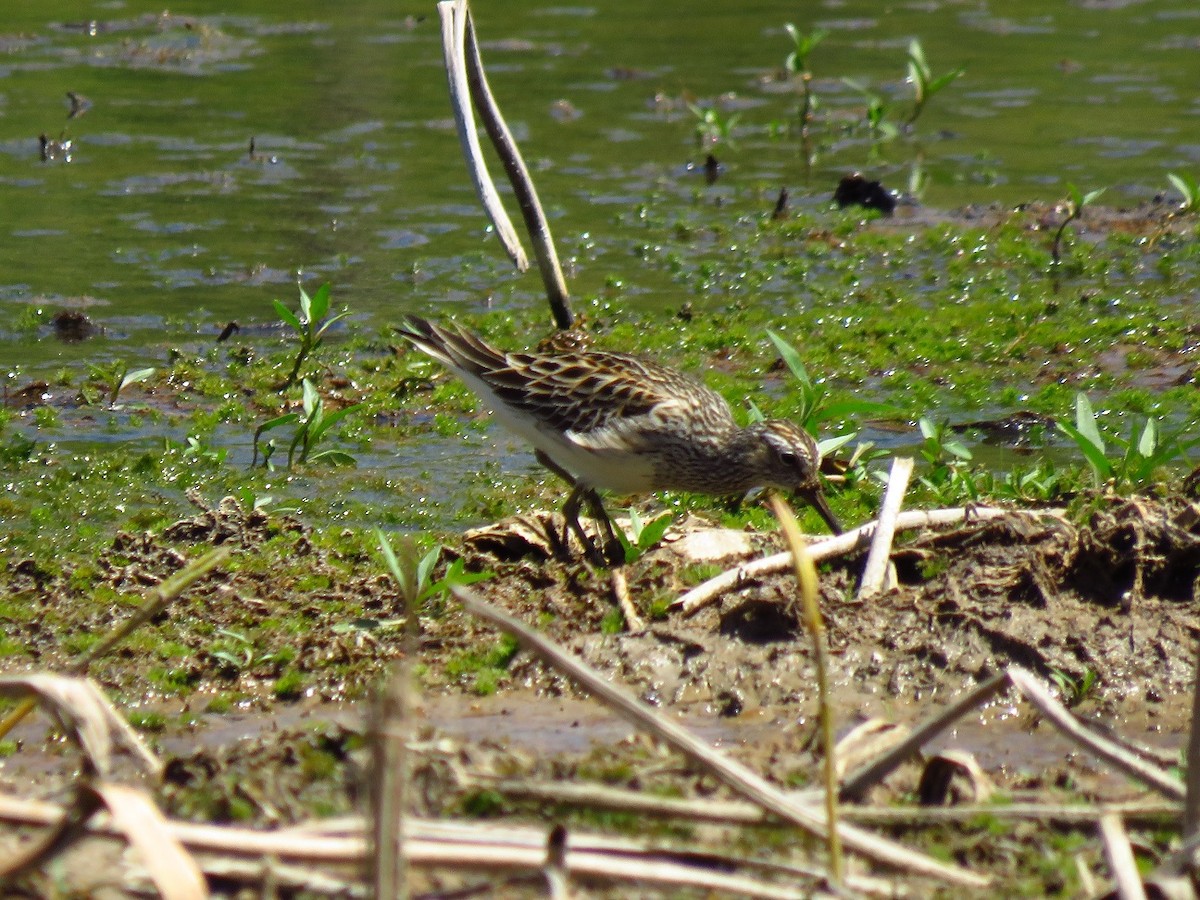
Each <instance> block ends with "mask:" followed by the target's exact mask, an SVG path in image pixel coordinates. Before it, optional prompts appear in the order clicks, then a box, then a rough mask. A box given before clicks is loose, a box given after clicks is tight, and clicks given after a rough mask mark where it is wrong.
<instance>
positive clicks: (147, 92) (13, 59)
mask: <svg viewBox="0 0 1200 900" xmlns="http://www.w3.org/2000/svg"><path fill="white" fill-rule="evenodd" d="M809 9H810V11H811V15H810V16H809V17H808V18H806V19H796V24H797V25H798V26H799V27H800V28H801V29H802V30H807V29H809V28H811V27H814V26H821V27H823V28H826V29H828V31H829V37H828V38H827V39H826V40H825V41H824V43H822V44H821V45H820V46H819V47H818V48H817V49H816V50H815V51H814V52H813V54H812V57H811V66H812V69H813V72H814V75H815V80H814V82H813V84H814V87H815V91H816V93H817V95H818V96H819V98H820V101H821V107H820V111H819V122H820V123H821V127H820V128H819V129H815V131H816V132H819V136H818V138H817V139H816V140H815V142H814V143H812V144H811V145H806V144H804V142H802V141H801V139H800V137H799V136H798V134H797V132H796V129H795V127H794V122H795V111H796V108H797V102H798V100H797V96H796V90H795V87H794V85H792V84H790V83H788V82H787V81H785V80H783V79H782V78H781V68H782V64H783V60H784V58H785V56H786V54H787V52H788V50H789V42H788V39H787V36H786V35H785V33H784V31H783V25H784V22H785V21H786V20H788V19H789V18H793V17H795V16H796V15H797V13H798V12H800V10H796V9H782V8H778V7H775V6H773V5H769V4H760V5H750V6H747V5H744V4H729V3H721V4H709V5H706V6H700V7H697V6H696V4H684V3H681V2H677V0H669V2H664V3H659V4H655V5H653V8H648V7H647V6H646V5H645V4H642V3H633V2H630V0H621V2H613V3H606V4H603V5H601V6H551V7H545V6H544V5H541V4H534V3H528V2H514V3H509V4H506V5H505V6H504V12H503V14H501V13H500V12H499V11H498V10H497V9H494V8H492V7H489V6H486V5H481V6H480V9H479V10H477V13H476V18H477V22H478V27H479V30H480V34H481V38H482V41H483V52H484V59H485V63H486V64H487V66H488V70H489V74H490V77H491V82H492V87H493V89H494V91H495V93H496V95H497V97H498V99H499V101H500V103H501V106H502V107H503V109H504V111H505V113H506V115H507V116H508V117H509V119H510V123H511V125H512V127H513V130H514V132H515V133H516V136H517V138H518V140H519V141H520V142H521V144H522V148H523V150H524V152H525V154H526V156H527V158H528V160H529V162H530V166H531V169H532V170H533V172H534V176H535V178H536V179H537V183H538V188H539V190H540V192H541V195H542V198H543V200H544V202H545V204H546V206H547V208H548V211H549V214H550V217H551V222H552V226H553V228H554V229H555V232H556V237H557V241H558V246H559V248H560V253H561V255H562V256H563V259H564V263H565V265H566V267H567V270H568V274H569V278H570V287H571V291H572V293H573V294H574V295H575V296H576V297H578V298H583V300H584V302H585V303H586V301H587V298H594V297H599V296H603V295H604V294H605V291H606V285H608V284H610V283H613V282H619V283H620V285H621V290H620V294H619V299H618V300H616V301H614V302H615V303H616V309H615V311H616V312H619V310H620V307H621V306H626V307H628V308H635V307H636V308H645V307H650V308H653V307H660V308H661V307H665V306H669V305H671V304H677V303H678V302H679V294H680V290H681V287H680V284H679V279H678V278H677V277H676V275H675V274H674V272H673V271H672V269H671V267H670V266H669V265H664V264H663V260H664V259H665V258H667V257H669V256H674V257H676V258H678V259H679V260H680V261H681V262H680V264H681V265H682V266H683V267H684V268H685V269H691V268H695V267H696V266H699V265H703V263H702V262H698V260H701V259H702V256H701V254H705V253H711V252H712V250H713V248H712V246H710V245H711V243H712V241H713V240H714V239H713V238H712V237H711V236H710V235H708V233H707V231H706V230H704V229H698V230H697V232H696V233H692V234H690V235H688V236H686V237H680V236H677V234H676V228H677V227H681V226H682V227H684V228H686V226H687V225H688V224H689V223H697V224H700V223H712V222H715V223H717V224H723V225H726V226H731V225H733V224H734V223H737V222H738V221H742V220H746V219H750V220H753V218H754V217H758V216H761V215H762V214H763V212H764V210H767V209H769V208H770V205H771V204H772V203H773V201H774V197H775V195H776V193H777V192H778V190H779V188H780V187H781V186H783V185H786V186H788V188H789V189H790V191H791V193H792V203H793V206H794V208H796V209H800V210H806V209H807V210H823V209H824V208H826V207H827V206H828V203H829V197H830V195H831V193H832V189H833V186H834V185H835V183H836V181H837V179H838V178H839V177H840V176H841V175H842V174H843V173H845V172H846V171H850V170H854V169H862V170H863V171H866V172H869V173H870V174H871V175H872V176H873V177H879V178H882V179H883V180H884V181H885V183H887V184H888V185H889V186H891V187H895V188H898V189H904V190H910V191H911V192H912V193H913V195H914V196H915V197H916V198H918V199H919V201H920V202H921V203H923V204H925V205H927V206H930V207H941V208H957V207H960V206H963V205H965V204H983V203H991V202H1001V203H1005V204H1012V203H1016V202H1020V201H1026V200H1032V199H1042V200H1054V199H1056V198H1058V197H1061V196H1063V195H1064V193H1065V184H1066V183H1067V182H1073V183H1076V184H1078V185H1079V186H1080V187H1081V188H1084V189H1088V188H1092V187H1098V186H1108V187H1109V193H1108V195H1107V196H1106V202H1108V201H1111V202H1113V203H1132V202H1135V201H1144V200H1148V199H1150V198H1152V197H1153V196H1155V194H1157V193H1159V192H1161V191H1163V190H1165V189H1167V186H1168V185H1167V181H1166V177H1165V175H1166V173H1167V172H1168V171H1181V172H1195V171H1196V170H1197V168H1198V167H1200V165H1198V164H1200V140H1197V139H1196V129H1195V127H1194V126H1195V123H1196V121H1197V117H1198V116H1200V98H1198V97H1197V94H1196V91H1195V84H1196V77H1197V75H1198V74H1200V58H1198V56H1197V45H1196V38H1195V31H1196V26H1197V23H1198V22H1200V9H1197V8H1196V7H1195V5H1194V4H1193V3H1191V2H1189V0H1161V2H1155V3H1149V4H1124V3H1099V2H1075V3H1066V2H1062V3H1055V4H1051V5H1049V6H1047V5H1046V4H1044V3H1035V2H1032V0H1019V2H1007V3H1003V4H1000V3H980V2H970V3H966V2H951V0H946V2H930V3H909V4H899V5H894V6H890V7H887V8H881V7H880V6H879V5H878V4H876V3H873V2H869V0H838V2H833V0H829V2H826V3H822V4H819V5H810V7H809ZM404 12H405V13H406V14H405V15H402V14H401V11H400V10H398V9H397V8H396V7H395V6H394V4H385V3H382V2H378V0H364V2H359V3H355V4H353V5H351V6H346V5H336V6H333V5H321V4H302V5H300V6H297V5H296V4H294V3H282V2H279V0H256V2H254V3H248V2H244V0H229V2H227V3H224V4H222V5H221V8H220V11H218V12H214V13H212V14H210V15H204V16H195V17H193V16H186V15H170V14H165V13H162V11H161V7H159V6H153V5H151V4H149V3H144V2H105V3H88V4H84V5H82V6H81V5H80V4H78V3H67V2H63V0H58V2H53V0H52V2H47V3H43V4H38V5H37V6H36V7H33V6H29V5H22V6H19V7H18V8H15V9H12V10H7V11H6V15H5V22H4V23H3V24H2V25H0V29H2V31H0V222H3V225H0V302H3V303H4V306H5V309H6V311H7V315H6V316H4V317H2V319H0V357H2V358H3V363H4V371H5V372H6V373H8V374H7V384H8V385H9V386H11V387H13V388H17V387H20V386H22V385H24V384H26V383H27V382H28V381H29V380H30V379H31V378H35V377H45V378H49V377H51V374H52V373H53V372H54V371H55V370H57V369H59V368H61V367H70V368H72V369H74V370H83V369H85V367H86V364H88V363H93V362H104V361H108V360H113V359H123V360H126V361H128V362H129V364H130V366H131V367H139V366H152V365H162V364H163V363H164V362H165V360H166V358H167V356H168V354H169V353H170V352H171V351H172V350H173V349H180V350H182V351H184V352H188V353H192V352H195V353H199V352H202V351H204V350H206V349H208V348H209V347H211V345H212V341H213V340H214V338H215V335H216V334H217V333H218V332H219V331H220V330H221V328H222V327H223V326H224V325H225V323H226V322H228V321H230V320H237V321H238V322H239V323H240V324H241V325H242V326H243V328H254V327H256V326H257V327H260V328H269V327H270V326H272V325H273V324H274V323H275V322H276V321H277V318H276V315H275V313H274V311H273V309H272V306H271V301H272V300H273V299H274V298H277V297H278V298H282V299H284V300H285V301H287V302H289V303H292V302H294V297H295V288H294V284H295V281H296V279H297V278H298V277H300V278H302V279H303V280H304V281H305V283H306V284H309V285H310V286H311V285H314V284H316V283H318V282H319V281H322V280H329V281H331V282H332V284H333V286H334V298H335V303H337V304H346V305H348V306H349V308H350V309H351V310H352V313H353V318H352V319H351V320H350V321H349V322H348V323H346V324H345V330H343V331H342V332H341V333H342V334H346V333H348V332H349V331H350V330H354V331H355V333H372V332H375V331H386V329H387V327H388V326H389V324H390V323H392V322H394V321H395V319H396V318H397V317H398V316H399V315H400V314H401V313H402V312H405V311H409V310H420V311H424V312H430V311H434V312H439V313H440V312H443V311H444V312H451V311H453V312H458V313H461V314H464V315H467V316H470V315H472V314H476V313H478V312H480V311H482V310H483V309H485V308H492V307H496V306H500V307H504V306H523V307H534V306H538V305H540V304H541V303H543V302H544V301H543V300H542V290H541V286H540V283H539V281H538V280H537V278H536V276H535V275H533V274H529V275H526V276H518V275H516V274H514V273H513V272H511V270H510V268H509V266H508V263H507V261H506V260H505V259H504V258H503V256H502V253H501V251H500V250H499V247H498V245H497V243H496V242H495V240H494V239H493V237H492V236H491V235H490V233H489V230H488V227H487V225H486V223H485V221H484V219H483V216H482V214H481V212H480V208H479V205H478V203H477V202H476V199H475V197H474V193H473V190H472V188H471V186H470V185H469V183H468V181H467V179H466V177H465V170H464V166H463V163H462V160H461V155H460V153H459V149H458V142H457V139H456V137H455V134H454V129H453V126H452V123H451V120H450V113H449V105H448V100H447V92H446V86H445V78H444V74H443V71H442V63H441V49H440V37H439V29H438V23H437V16H436V11H435V8H434V5H433V4H432V3H430V4H428V5H425V6H421V7H406V8H405V9H404ZM914 37H918V38H920V40H921V41H922V43H923V45H924V48H925V53H926V56H927V58H928V60H929V62H930V65H931V66H932V68H933V70H934V72H935V74H937V73H941V72H944V71H947V70H949V69H951V68H954V67H957V66H963V67H965V68H966V70H967V73H966V75H965V76H964V77H963V78H962V79H960V80H959V81H957V82H955V83H954V84H952V85H951V86H950V87H949V88H947V89H946V90H945V91H944V92H943V93H941V94H939V95H938V96H936V97H934V98H933V100H932V102H931V103H930V106H929V108H928V110H927V111H926V112H925V113H924V115H923V116H922V117H921V118H920V119H919V120H918V122H917V125H916V129H915V131H914V133H913V134H912V135H908V136H902V137H899V138H897V139H895V140H891V141H886V142H874V141H872V140H871V139H870V137H869V135H868V134H867V133H866V131H865V130H864V129H863V128H861V127H854V123H856V122H860V121H861V119H862V114H863V109H864V103H863V99H862V97H861V95H860V94H859V93H858V92H857V91H856V90H854V89H852V88H851V87H849V86H848V85H847V84H846V83H845V82H844V81H843V79H852V80H855V81H857V82H860V83H862V84H864V85H869V86H871V88H872V90H874V91H876V92H877V93H878V94H879V95H880V96H881V97H883V98H884V99H885V102H887V103H888V104H889V106H890V113H889V116H890V118H891V119H892V120H893V121H897V122H898V121H901V120H902V119H903V117H904V115H905V113H906V112H907V109H908V107H909V100H908V98H909V88H908V87H907V86H906V85H905V83H904V78H905V53H906V48H907V45H908V42H909V41H910V39H912V38H914ZM68 92H72V93H74V94H76V95H77V96H80V97H83V98H85V99H84V100H80V101H77V105H78V106H80V108H82V109H83V110H84V111H83V112H82V114H81V115H77V116H76V117H74V118H70V119H68V113H69V111H70V109H71V105H70V103H69V102H68V100H67V99H66V97H67V93H68ZM689 103H690V104H693V105H695V106H697V107H704V108H707V107H710V106H711V107H714V108H715V109H716V110H717V111H718V116H719V118H721V119H722V120H724V121H729V120H730V118H731V117H733V116H737V117H738V118H737V121H736V124H735V126H734V128H733V131H732V138H733V139H732V140H731V141H728V140H727V141H722V142H721V143H719V144H718V145H717V148H716V152H717V153H718V154H719V156H720V159H721V162H722V164H723V166H724V167H725V169H724V174H723V176H722V178H721V180H720V181H719V182H718V183H717V184H716V185H714V186H712V187H711V188H706V187H705V186H704V183H703V178H702V177H701V175H700V174H698V172H697V171H696V169H695V168H694V167H695V164H696V163H698V162H699V161H700V160H702V158H703V154H704V152H705V150H704V148H701V147H700V146H699V145H698V143H697V140H696V136H695V128H696V116H695V115H694V114H693V112H692V111H690V110H689V108H688V104H689ZM39 134H44V135H47V136H48V138H49V139H51V140H55V141H59V140H61V141H65V140H70V141H71V146H70V161H69V162H67V161H65V159H64V158H63V156H62V155H61V154H60V155H59V156H58V158H54V159H48V160H43V159H42V158H41V153H40V150H39V140H38V136H39ZM252 139H253V141H254V147H255V152H254V153H253V154H252V153H251V152H250V151H249V147H250V142H251V140H252ZM664 248H665V249H664ZM864 277H865V278H870V273H864ZM1114 277H1115V278H1119V277H1120V276H1119V275H1115V276H1114ZM1131 277H1132V276H1131ZM792 290H793V286H791V285H788V284H783V283H779V282H778V281H776V282H775V283H771V282H768V283H767V284H766V285H765V286H764V287H763V288H762V290H761V294H762V297H763V298H764V299H767V300H768V301H771V302H777V303H780V302H784V300H785V299H786V298H787V297H788V296H789V295H790V292H791V291H792ZM691 299H692V301H693V302H695V303H697V304H706V303H707V304H720V303H722V302H724V301H725V294H724V292H723V291H722V290H721V289H720V286H719V285H716V286H714V287H713V289H712V290H709V291H700V292H699V295H698V296H694V297H691ZM64 308H66V309H80V310H82V311H84V312H86V313H87V314H88V315H89V316H90V317H92V319H93V320H94V321H95V322H96V323H97V324H98V325H100V326H101V327H102V328H103V333H102V334H101V335H100V336H98V337H96V338H93V339H90V340H87V341H83V342H81V343H76V344H65V343H62V342H60V341H58V340H55V339H54V338H53V337H52V336H51V334H50V329H49V328H48V327H47V326H46V325H45V324H43V323H44V319H40V318H39V317H38V316H37V315H35V313H36V312H37V311H39V310H40V311H52V310H58V309H64ZM333 339H334V341H336V340H337V339H338V337H337V335H335V336H334V338H333ZM885 399H886V398H885ZM106 421H107V417H100V419H98V422H97V425H96V426H95V427H94V428H91V429H89V427H88V423H87V422H83V423H75V424H73V425H72V427H71V428H70V431H71V433H70V434H67V433H66V431H65V430H64V432H63V433H62V434H61V435H60V436H61V437H62V438H63V439H66V440H81V441H85V442H86V441H89V440H96V441H105V440H111V431H110V432H109V434H108V435H107V436H106V434H105V433H104V428H105V427H106V425H105V423H106ZM50 434H51V436H54V435H53V432H52V431H51V432H50ZM161 436H162V434H161V429H158V430H156V429H155V428H153V427H150V428H147V429H145V430H144V431H139V432H138V433H137V434H136V435H134V437H135V438H137V439H143V438H145V439H156V438H159V437H161ZM168 436H171V437H173V439H175V440H182V439H183V437H184V436H185V435H184V434H182V433H181V434H178V435H168ZM883 437H884V439H885V440H884V443H886V442H887V441H886V437H887V436H886V435H884V436H883ZM229 442H230V443H229V444H228V446H229V447H230V451H231V455H232V457H236V458H238V459H240V458H241V457H242V456H245V455H247V454H248V443H249V440H248V437H246V436H245V435H244V434H242V433H241V432H238V433H237V434H235V435H230V436H229ZM443 450H444V453H443ZM453 453H454V451H453V450H452V449H451V448H442V449H439V450H437V451H436V454H435V455H447V454H449V455H453ZM391 454H392V448H380V450H379V456H380V462H381V464H383V465H384V466H385V468H386V465H387V460H389V459H391V458H392V456H391ZM500 464H501V465H512V464H513V463H511V462H507V461H506V462H503V463H500ZM397 465H398V466H401V467H402V466H403V465H404V464H403V463H398V464H397ZM515 465H518V466H525V465H527V460H525V459H524V458H521V459H519V460H518V461H517V462H516V463H515Z"/></svg>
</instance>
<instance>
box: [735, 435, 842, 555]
mask: <svg viewBox="0 0 1200 900" xmlns="http://www.w3.org/2000/svg"><path fill="white" fill-rule="evenodd" d="M747 430H748V431H749V432H751V433H752V434H753V435H754V437H755V442H754V444H755V446H754V450H753V454H754V456H755V460H754V463H755V469H756V470H757V471H758V473H759V476H760V483H761V484H762V485H763V486H764V487H773V488H778V489H779V490H781V491H791V492H793V493H795V494H796V495H797V496H798V497H800V498H801V499H802V500H804V501H805V502H806V503H808V504H809V505H810V506H812V507H813V509H815V510H816V511H817V512H818V513H819V514H820V516H821V518H822V519H824V520H825V523H826V524H827V525H828V526H829V527H830V529H831V530H832V531H833V533H834V534H841V533H842V526H841V523H839V522H838V520H837V517H836V516H834V514H833V512H832V511H831V510H830V509H829V504H828V502H826V500H825V493H824V491H823V489H822V487H821V479H820V476H819V474H818V473H819V471H820V468H821V451H820V450H818V449H817V442H816V441H814V440H813V439H812V436H811V435H809V433H808V432H807V431H805V430H804V429H803V428H800V427H798V426H796V425H793V424H792V423H791V422H786V421H783V420H782V419H771V420H768V421H766V422H758V423H756V424H754V425H751V426H750V428H749V429H747Z"/></svg>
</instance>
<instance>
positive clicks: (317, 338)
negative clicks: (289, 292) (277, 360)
mask: <svg viewBox="0 0 1200 900" xmlns="http://www.w3.org/2000/svg"><path fill="white" fill-rule="evenodd" d="M272 302H273V303H274V304H275V312H277V313H278V314H279V318H281V319H283V321H284V322H285V323H286V324H288V325H290V326H291V327H292V329H293V330H294V331H295V332H296V336H297V338H298V339H299V341H300V345H299V346H298V347H297V348H296V358H295V360H293V362H292V371H291V373H290V374H289V375H288V377H287V378H286V379H285V380H284V381H283V382H282V383H281V384H280V385H279V386H278V390H279V391H280V392H281V393H282V392H283V391H286V390H287V389H288V388H290V387H291V386H292V385H294V384H295V383H296V380H297V379H298V378H299V377H300V367H301V366H302V365H304V361H305V360H306V359H308V357H309V355H310V354H312V353H313V352H315V351H316V349H317V348H318V347H320V346H321V341H322V340H323V338H324V335H325V332H326V331H328V330H329V327H330V326H331V325H333V323H334V322H336V321H338V320H339V319H344V318H345V317H346V316H348V315H349V312H345V311H344V312H340V313H338V314H337V315H336V316H329V284H328V282H327V283H325V284H323V285H321V286H320V287H319V288H317V292H316V293H315V294H313V295H312V296H311V297H309V296H308V293H307V292H306V291H305V290H304V288H303V287H301V288H300V312H299V314H297V313H294V312H292V311H291V310H290V309H288V308H287V307H286V306H284V305H283V302H282V301H280V300H274V301H272ZM327 316H328V318H326V317H327Z"/></svg>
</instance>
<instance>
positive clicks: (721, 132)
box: [688, 103, 740, 150]
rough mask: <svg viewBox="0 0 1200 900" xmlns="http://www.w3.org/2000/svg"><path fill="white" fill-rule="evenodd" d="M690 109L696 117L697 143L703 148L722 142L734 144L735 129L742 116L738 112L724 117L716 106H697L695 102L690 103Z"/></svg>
mask: <svg viewBox="0 0 1200 900" xmlns="http://www.w3.org/2000/svg"><path fill="white" fill-rule="evenodd" d="M688 109H690V110H691V111H692V115H693V116H695V117H696V128H695V135H696V145H697V146H698V147H699V148H700V149H701V150H705V149H707V148H710V147H714V146H716V145H717V144H721V143H724V144H729V145H730V146H732V145H733V143H734V140H733V129H734V127H735V126H736V125H737V123H738V119H739V118H740V116H739V115H738V114H737V113H734V114H733V115H732V116H728V117H722V115H721V113H720V111H719V110H718V109H717V108H716V107H715V106H697V105H696V104H694V103H689V104H688Z"/></svg>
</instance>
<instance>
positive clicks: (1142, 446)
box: [1137, 419, 1159, 459]
mask: <svg viewBox="0 0 1200 900" xmlns="http://www.w3.org/2000/svg"><path fill="white" fill-rule="evenodd" d="M1158 437H1159V435H1158V425H1157V424H1155V421H1154V420H1153V419H1146V427H1145V428H1143V429H1142V437H1141V440H1139V441H1138V445H1137V449H1138V453H1140V454H1141V455H1142V456H1144V457H1146V458H1147V459H1151V458H1153V456H1154V452H1155V451H1156V450H1157V449H1158Z"/></svg>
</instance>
